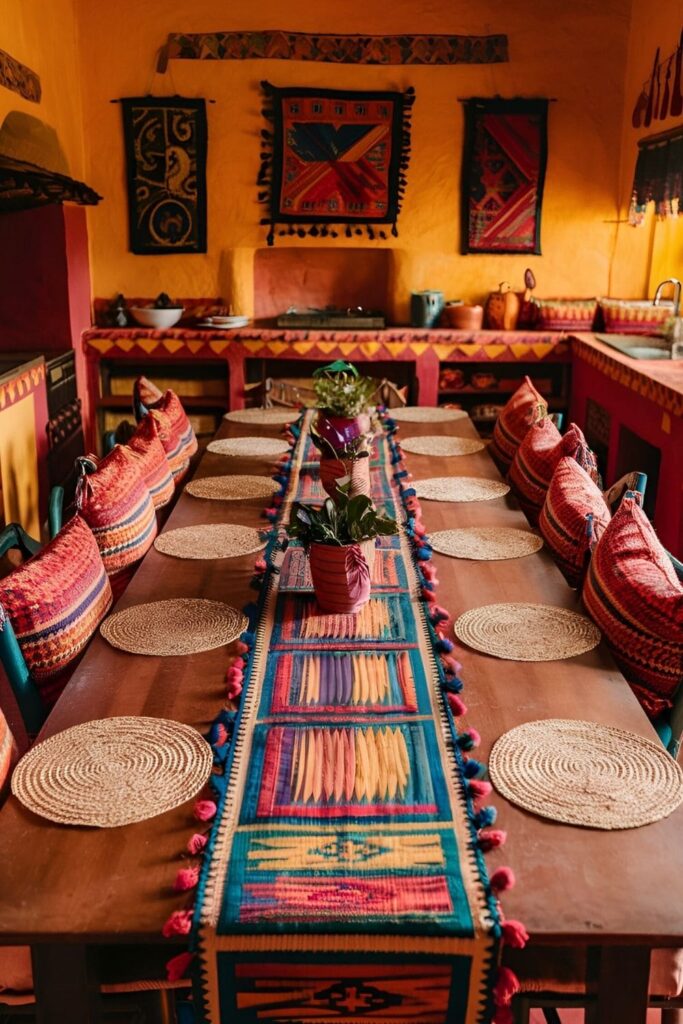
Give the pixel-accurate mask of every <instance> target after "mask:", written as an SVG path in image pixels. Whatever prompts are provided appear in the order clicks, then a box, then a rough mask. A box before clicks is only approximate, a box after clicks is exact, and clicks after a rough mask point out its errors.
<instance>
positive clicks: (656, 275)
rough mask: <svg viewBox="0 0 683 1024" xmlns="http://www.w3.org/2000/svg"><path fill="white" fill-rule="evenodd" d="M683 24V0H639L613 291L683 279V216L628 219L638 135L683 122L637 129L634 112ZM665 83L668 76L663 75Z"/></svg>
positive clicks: (636, 292)
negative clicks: (656, 61)
mask: <svg viewBox="0 0 683 1024" xmlns="http://www.w3.org/2000/svg"><path fill="white" fill-rule="evenodd" d="M682 27H683V2H681V0H659V2H658V3H652V2H651V0H633V9H632V16H631V32H630V39H629V48H628V61H627V65H626V76H625V91H624V111H623V127H622V147H621V173H620V184H619V190H620V200H619V209H620V213H619V216H620V220H621V223H620V224H619V227H618V237H617V243H616V246H615V253H614V262H613V269H612V294H613V295H620V296H642V297H651V296H652V295H653V293H654V290H655V288H656V286H657V283H658V282H659V281H662V280H663V279H664V278H667V277H678V278H681V279H683V217H679V218H677V219H676V220H675V221H673V220H671V219H667V220H657V218H656V217H655V216H654V213H653V211H652V209H650V211H649V213H648V216H647V219H646V221H645V223H644V224H643V225H641V226H639V227H637V228H634V227H632V226H631V225H630V224H628V223H627V222H626V219H627V217H628V207H629V203H630V199H631V188H632V184H633V173H634V170H635V165H636V158H637V155H638V145H637V144H638V140H639V139H643V138H646V137H647V136H648V135H654V134H658V133H659V132H663V131H668V130H670V129H671V128H674V127H677V126H679V125H683V119H682V118H680V117H679V118H672V117H667V118H666V119H665V120H662V121H659V120H653V121H652V123H651V124H650V126H649V127H648V128H645V127H644V126H643V125H641V127H640V128H634V127H633V125H632V123H631V115H632V113H633V108H634V106H635V103H636V100H637V98H638V95H639V93H640V90H641V89H642V88H643V85H646V86H649V81H650V76H651V74H652V65H653V62H654V57H655V52H656V50H657V47H660V58H661V59H663V58H665V57H668V55H669V54H670V53H672V51H674V50H675V49H676V46H677V44H678V39H679V33H680V31H681V28H682ZM661 84H662V88H663V87H664V75H662V79H661Z"/></svg>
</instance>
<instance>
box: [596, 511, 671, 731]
mask: <svg viewBox="0 0 683 1024" xmlns="http://www.w3.org/2000/svg"><path fill="white" fill-rule="evenodd" d="M583 600H584V603H585V605H586V608H587V609H588V613H589V614H590V616H591V618H593V619H594V621H595V622H596V623H597V625H598V626H599V627H600V629H601V630H602V632H603V634H604V637H605V640H606V641H607V644H608V646H609V648H610V650H611V651H612V654H613V655H614V660H615V661H616V663H617V664H618V665H619V667H620V669H621V670H622V672H623V673H624V675H625V676H626V678H627V679H628V680H629V682H630V683H631V687H632V689H633V691H634V692H635V694H636V696H637V698H638V700H639V701H640V703H641V704H642V705H643V708H644V709H645V711H646V712H647V714H648V715H649V716H650V717H651V718H655V717H656V716H657V715H659V714H661V712H662V711H666V709H667V708H670V707H671V704H672V699H673V696H674V694H675V692H676V690H677V689H678V687H679V686H680V684H681V682H682V681H683V586H681V584H680V582H679V580H678V577H677V576H676V573H675V572H674V568H673V566H672V564H671V560H670V559H669V557H668V555H667V553H666V551H665V550H664V548H663V547H662V545H661V544H660V542H659V540H658V539H657V535H656V533H655V531H654V530H653V528H652V526H651V524H650V521H649V520H648V518H647V516H646V515H645V513H644V512H643V510H642V509H641V508H640V506H639V505H638V503H637V502H636V501H635V500H634V499H633V498H624V499H623V500H622V502H621V504H620V506H619V508H618V509H617V511H616V512H615V513H614V516H613V517H612V521H611V522H610V523H609V525H608V527H607V529H606V530H605V532H604V533H603V535H602V537H601V538H600V540H599V541H598V543H597V545H596V547H595V549H594V551H593V555H592V557H591V561H590V565H589V568H588V573H587V574H586V582H585V584H584V588H583Z"/></svg>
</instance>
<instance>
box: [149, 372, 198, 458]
mask: <svg viewBox="0 0 683 1024" xmlns="http://www.w3.org/2000/svg"><path fill="white" fill-rule="evenodd" d="M154 408H155V409H158V410H159V412H163V413H165V414H166V416H168V418H169V419H170V421H171V425H172V426H173V429H174V430H175V431H176V433H177V435H178V438H179V440H180V444H181V447H182V451H183V455H184V456H185V458H188V459H190V458H192V456H193V455H194V453H195V452H196V451H197V438H196V437H195V433H194V430H193V429H192V424H191V423H190V421H189V420H188V418H187V414H186V412H185V410H184V409H183V405H182V402H181V401H180V399H179V398H178V396H177V395H176V393H175V391H171V389H170V388H169V389H168V391H167V392H166V394H165V395H164V397H163V398H162V399H161V401H159V402H157V404H156V405H155V406H154Z"/></svg>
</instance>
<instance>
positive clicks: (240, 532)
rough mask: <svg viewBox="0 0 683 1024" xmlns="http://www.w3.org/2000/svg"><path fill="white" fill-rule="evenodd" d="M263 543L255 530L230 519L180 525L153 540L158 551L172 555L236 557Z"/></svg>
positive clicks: (259, 547) (253, 549)
mask: <svg viewBox="0 0 683 1024" xmlns="http://www.w3.org/2000/svg"><path fill="white" fill-rule="evenodd" d="M265 546H266V542H265V541H264V540H261V537H260V535H259V532H258V530H254V529H253V528H252V527H251V526H233V525H232V524H231V523H217V524H209V523H205V524H202V525H200V526H182V527H180V528H179V529H178V530H168V532H166V533H161V534H159V536H158V537H157V539H156V540H155V541H154V547H155V548H156V549H157V551H161V553H162V554H164V555H172V556H173V557H174V558H237V557H238V556H239V555H250V554H251V553H252V552H254V551H260V550H261V548H264V547H265Z"/></svg>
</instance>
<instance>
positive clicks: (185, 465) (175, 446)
mask: <svg viewBox="0 0 683 1024" xmlns="http://www.w3.org/2000/svg"><path fill="white" fill-rule="evenodd" d="M149 415H150V416H152V417H153V419H154V421H155V423H156V425H157V427H158V430H159V440H160V441H161V443H162V445H163V448H164V452H165V453H166V459H167V461H168V468H169V469H170V470H171V475H172V477H173V483H174V485H176V486H177V485H178V484H179V483H180V481H181V480H182V479H183V477H184V476H185V474H186V473H187V471H188V469H189V468H190V457H189V455H185V453H184V448H183V444H182V441H181V439H180V437H179V435H178V431H177V430H176V428H175V427H174V426H173V423H172V421H171V417H170V416H167V415H166V413H165V412H162V411H161V409H150V410H149Z"/></svg>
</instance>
